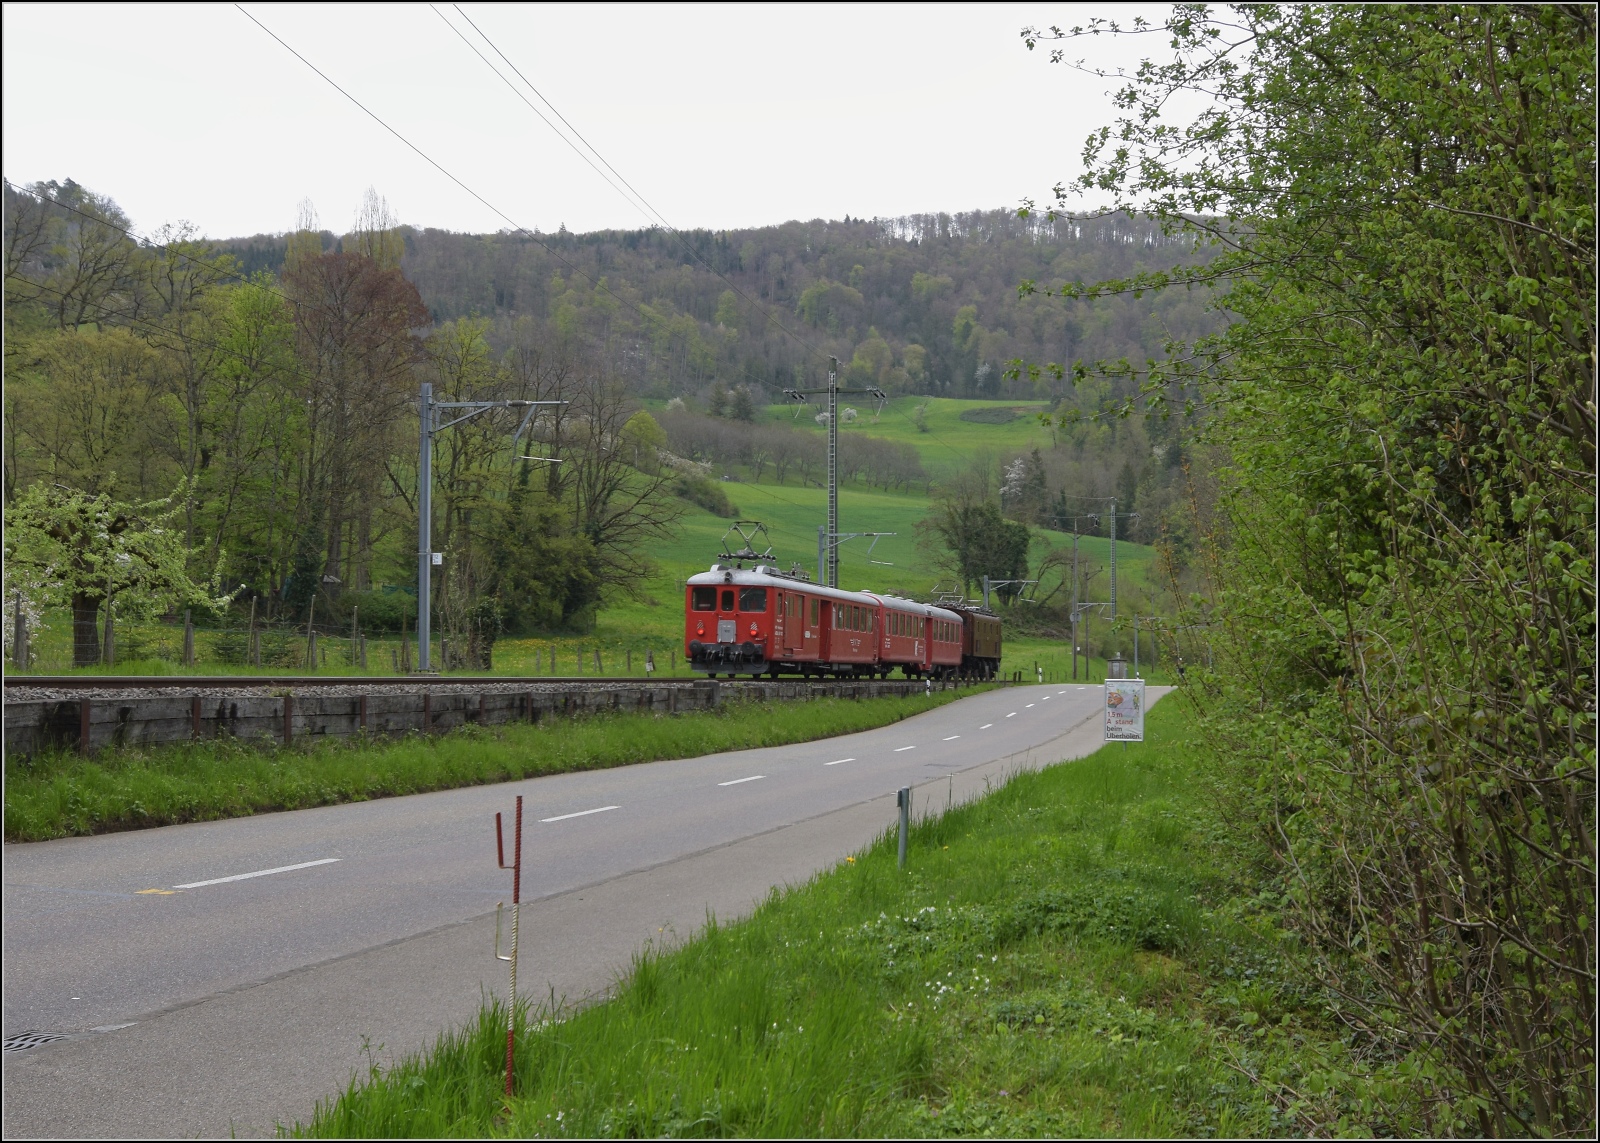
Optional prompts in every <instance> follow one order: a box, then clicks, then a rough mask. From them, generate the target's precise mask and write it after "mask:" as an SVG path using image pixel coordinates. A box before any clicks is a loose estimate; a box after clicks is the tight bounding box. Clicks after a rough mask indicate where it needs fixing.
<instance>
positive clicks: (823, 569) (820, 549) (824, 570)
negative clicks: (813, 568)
mask: <svg viewBox="0 0 1600 1143" xmlns="http://www.w3.org/2000/svg"><path fill="white" fill-rule="evenodd" d="M827 531H828V526H827V525H826V524H818V525H817V582H818V583H820V584H826V583H827V582H828V565H827V564H826V563H825V562H824V561H825V560H826V559H827V554H826V553H827V550H828V547H827V541H826V540H825V539H824V537H825V536H826V534H827Z"/></svg>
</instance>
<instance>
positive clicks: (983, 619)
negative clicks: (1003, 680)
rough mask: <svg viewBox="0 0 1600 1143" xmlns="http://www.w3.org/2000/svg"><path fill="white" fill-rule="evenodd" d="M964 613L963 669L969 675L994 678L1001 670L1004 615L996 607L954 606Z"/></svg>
mask: <svg viewBox="0 0 1600 1143" xmlns="http://www.w3.org/2000/svg"><path fill="white" fill-rule="evenodd" d="M951 610H952V611H955V612H956V613H958V614H959V615H960V616H961V628H962V629H961V669H960V674H961V677H962V678H965V679H992V678H994V677H995V675H997V674H999V672H1000V619H999V617H998V616H996V615H995V614H994V613H993V612H992V611H986V610H981V609H979V608H975V607H962V606H959V605H956V606H952V607H951Z"/></svg>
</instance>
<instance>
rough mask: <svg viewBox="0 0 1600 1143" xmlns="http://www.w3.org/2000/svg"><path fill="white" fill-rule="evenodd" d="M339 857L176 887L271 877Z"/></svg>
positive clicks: (198, 886)
mask: <svg viewBox="0 0 1600 1143" xmlns="http://www.w3.org/2000/svg"><path fill="white" fill-rule="evenodd" d="M338 860H339V859H338V858H337V857H324V858H323V859H322V860H320V861H302V862H301V863H300V864H299V865H280V866H278V868H276V869H258V870H256V871H255V872H254V873H235V874H234V875H233V876H232V877H213V878H212V879H211V880H209V881H191V882H189V883H188V884H187V885H174V886H173V888H174V889H200V888H203V887H204V886H207V885H223V884H226V883H227V882H229V881H248V880H250V878H252V877H270V876H271V875H272V874H274V873H289V872H291V871H293V870H296V869H310V868H311V867H312V866H313V865H332V864H333V863H334V862H335V861H338Z"/></svg>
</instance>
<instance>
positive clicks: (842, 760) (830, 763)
mask: <svg viewBox="0 0 1600 1143" xmlns="http://www.w3.org/2000/svg"><path fill="white" fill-rule="evenodd" d="M854 761H855V759H854V758H838V759H835V760H834V761H832V762H824V763H823V765H824V766H837V765H839V763H841V762H854Z"/></svg>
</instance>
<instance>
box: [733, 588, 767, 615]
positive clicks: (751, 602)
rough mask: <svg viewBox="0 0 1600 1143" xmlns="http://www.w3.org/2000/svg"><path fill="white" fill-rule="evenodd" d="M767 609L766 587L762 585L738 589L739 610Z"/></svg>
mask: <svg viewBox="0 0 1600 1143" xmlns="http://www.w3.org/2000/svg"><path fill="white" fill-rule="evenodd" d="M766 609H767V589H766V588H764V587H746V588H741V589H740V591H739V610H740V611H765V610H766Z"/></svg>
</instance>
